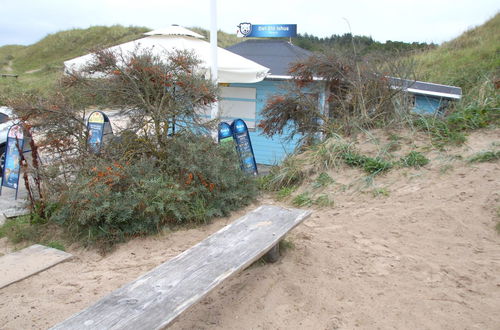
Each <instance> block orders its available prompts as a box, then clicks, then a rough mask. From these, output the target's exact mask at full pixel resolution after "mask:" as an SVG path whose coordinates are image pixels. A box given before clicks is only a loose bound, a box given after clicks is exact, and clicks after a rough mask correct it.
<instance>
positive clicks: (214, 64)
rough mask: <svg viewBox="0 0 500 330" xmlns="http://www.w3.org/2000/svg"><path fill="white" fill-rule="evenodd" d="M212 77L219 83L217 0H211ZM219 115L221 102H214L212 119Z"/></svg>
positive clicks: (215, 131) (215, 136)
mask: <svg viewBox="0 0 500 330" xmlns="http://www.w3.org/2000/svg"><path fill="white" fill-rule="evenodd" d="M210 53H211V63H210V77H211V79H212V81H213V82H214V83H215V84H217V83H218V63H217V0H210ZM218 117H219V102H217V101H216V102H214V103H212V109H211V112H210V119H212V120H213V119H215V118H218ZM212 136H213V137H214V139H217V130H214V131H213V132H212Z"/></svg>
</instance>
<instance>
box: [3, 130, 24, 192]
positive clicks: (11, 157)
mask: <svg viewBox="0 0 500 330" xmlns="http://www.w3.org/2000/svg"><path fill="white" fill-rule="evenodd" d="M23 146H24V134H23V128H22V127H21V126H20V125H14V126H12V127H11V128H10V129H9V132H8V133H7V145H6V150H5V163H4V167H3V175H2V186H3V187H8V188H12V189H16V199H17V189H18V187H19V174H20V172H21V154H20V152H22V150H23Z"/></svg>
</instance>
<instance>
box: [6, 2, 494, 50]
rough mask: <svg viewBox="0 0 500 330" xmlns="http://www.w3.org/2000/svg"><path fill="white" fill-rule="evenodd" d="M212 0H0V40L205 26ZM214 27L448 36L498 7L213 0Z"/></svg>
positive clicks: (425, 38)
mask: <svg viewBox="0 0 500 330" xmlns="http://www.w3.org/2000/svg"><path fill="white" fill-rule="evenodd" d="M209 4H210V0H134V1H129V0H78V1H75V0H0V46H2V45H5V44H21V45H29V44H32V43H35V42H37V41H38V40H40V39H42V38H43V37H45V36H46V35H47V34H50V33H55V32H58V31H62V30H67V29H71V28H87V27H89V26H93V25H113V24H121V25H125V26H129V25H135V26H146V27H149V28H151V29H158V28H162V27H166V26H169V25H171V24H179V25H182V26H186V27H190V26H199V27H203V28H206V29H209V27H210V18H209ZM217 6H218V10H217V12H218V27H219V29H220V30H223V31H225V32H229V33H236V26H237V25H238V23H240V22H250V23H252V24H297V31H298V33H309V34H314V35H316V36H321V37H325V36H330V35H332V34H343V33H347V32H349V31H350V29H349V25H348V24H347V22H346V20H347V21H348V22H349V24H350V28H351V30H352V33H353V34H358V35H367V36H372V37H373V38H374V39H375V40H378V41H386V40H393V41H406V42H411V41H419V42H436V43H441V42H443V41H447V40H450V39H452V38H454V37H456V36H458V35H460V34H461V33H462V32H464V31H466V30H467V29H469V28H471V27H474V26H477V25H480V24H482V23H484V22H485V21H486V20H488V19H489V18H491V17H493V16H494V15H495V14H496V13H497V12H498V11H499V10H500V1H499V0H341V1H340V0H285V1H282V0H246V1H238V0H218V1H217Z"/></svg>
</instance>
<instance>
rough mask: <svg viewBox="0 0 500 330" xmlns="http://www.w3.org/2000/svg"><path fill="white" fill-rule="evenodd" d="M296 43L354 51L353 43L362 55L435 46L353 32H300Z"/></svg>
mask: <svg viewBox="0 0 500 330" xmlns="http://www.w3.org/2000/svg"><path fill="white" fill-rule="evenodd" d="M294 43H295V44H296V45H297V46H299V47H302V48H305V49H308V50H310V51H322V50H325V49H331V48H334V49H336V50H338V51H347V52H352V47H353V44H354V46H355V47H356V50H357V52H358V53H359V54H361V55H367V54H373V53H384V54H391V55H394V54H400V53H408V52H411V51H419V50H426V49H432V48H435V47H436V45H435V44H426V43H420V42H412V43H407V42H402V41H391V40H387V41H386V42H378V41H375V40H373V38H372V37H367V36H353V35H352V34H351V33H345V34H343V35H338V34H333V35H331V36H330V37H325V38H319V37H316V36H314V35H311V34H307V33H304V34H299V35H298V37H297V38H296V39H295V40H294Z"/></svg>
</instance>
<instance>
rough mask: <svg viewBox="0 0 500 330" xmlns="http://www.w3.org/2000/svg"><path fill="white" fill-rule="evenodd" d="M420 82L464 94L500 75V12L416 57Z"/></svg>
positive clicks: (470, 92) (471, 92) (475, 89)
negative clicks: (451, 88)
mask: <svg viewBox="0 0 500 330" xmlns="http://www.w3.org/2000/svg"><path fill="white" fill-rule="evenodd" d="M415 60H416V62H417V64H418V67H419V68H418V72H419V75H420V76H419V79H420V80H425V81H431V82H434V83H440V84H446V85H453V86H459V87H462V89H463V92H464V94H465V95H471V94H473V95H474V94H476V95H477V93H478V90H477V89H478V88H481V86H482V85H483V84H484V83H485V82H487V81H488V80H495V79H498V78H499V74H500V69H499V68H500V13H497V14H496V15H495V16H494V17H493V18H491V19H490V20H489V21H487V22H486V23H484V24H483V25H481V26H478V27H475V28H473V29H470V30H468V31H466V32H465V33H463V34H462V35H460V36H459V37H457V38H455V39H453V40H451V41H449V42H445V43H443V44H442V45H441V46H440V47H438V48H436V49H433V50H430V51H426V52H423V53H420V54H418V55H416V56H415Z"/></svg>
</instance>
